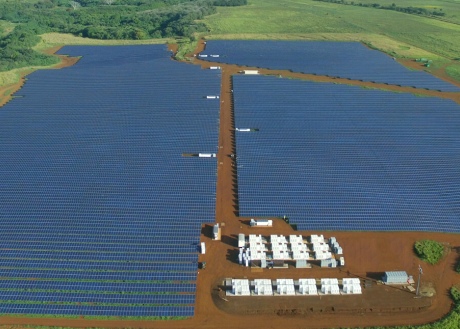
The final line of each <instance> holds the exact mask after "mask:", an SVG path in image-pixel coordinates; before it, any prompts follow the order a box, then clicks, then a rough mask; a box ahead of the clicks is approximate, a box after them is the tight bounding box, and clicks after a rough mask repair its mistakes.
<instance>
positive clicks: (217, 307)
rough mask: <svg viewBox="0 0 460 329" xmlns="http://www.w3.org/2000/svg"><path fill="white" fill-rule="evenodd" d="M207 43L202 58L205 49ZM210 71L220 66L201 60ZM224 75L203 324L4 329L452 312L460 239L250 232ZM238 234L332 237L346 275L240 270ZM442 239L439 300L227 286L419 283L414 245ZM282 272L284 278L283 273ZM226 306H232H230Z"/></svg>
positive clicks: (431, 271)
mask: <svg viewBox="0 0 460 329" xmlns="http://www.w3.org/2000/svg"><path fill="white" fill-rule="evenodd" d="M203 46H204V45H203V43H200V44H199V48H198V49H197V50H196V51H195V53H198V52H199V51H201V50H202V48H203ZM193 64H195V65H201V66H202V67H203V68H205V67H209V66H211V65H215V63H209V62H204V61H200V60H198V59H194V60H193ZM219 66H221V67H222V71H221V73H222V85H221V95H220V101H221V106H220V135H219V152H218V157H217V166H218V167H217V174H218V178H217V191H216V222H218V223H220V224H221V227H222V240H221V241H213V240H212V239H211V235H212V234H211V233H212V225H213V223H209V224H207V225H203V229H202V236H201V241H203V242H205V243H206V255H199V261H206V262H207V268H206V269H205V270H199V272H198V275H197V292H196V304H195V316H194V317H193V318H191V319H187V320H181V321H129V320H119V321H115V320H87V319H42V318H38V319H30V318H25V319H24V318H9V317H0V324H16V325H27V324H33V325H46V326H50V325H53V326H61V327H80V328H81V327H107V328H109V327H110V328H121V327H124V328H126V327H131V328H184V329H185V328H224V329H225V328H264V329H265V328H283V327H285V326H286V325H288V326H289V327H290V328H332V327H343V326H346V327H358V326H360V327H365V326H388V325H403V324H410V325H414V324H422V323H427V322H432V321H435V320H437V319H439V318H441V317H443V316H444V315H445V314H447V313H448V312H449V310H450V309H451V307H452V301H451V300H450V298H449V296H448V289H449V288H450V287H451V286H452V285H453V284H455V283H458V282H459V281H460V278H459V276H458V274H456V273H455V272H454V271H453V267H454V264H455V262H456V259H457V257H458V253H457V252H456V251H454V249H453V248H455V247H457V248H458V247H460V238H459V236H458V235H456V234H443V233H423V232H422V233H420V232H384V233H382V232H305V231H303V232H300V231H298V232H294V231H293V230H292V228H291V227H290V226H289V225H288V224H286V223H285V222H284V221H282V220H278V219H273V220H274V226H273V228H250V227H249V225H248V223H247V222H248V218H241V217H238V207H237V185H236V168H235V166H234V165H233V160H232V158H231V157H230V156H229V155H230V154H231V153H235V139H234V117H233V115H234V113H233V103H232V92H231V89H232V87H231V76H232V75H233V74H236V73H237V72H238V71H240V70H241V69H242V68H241V67H238V66H234V65H225V64H219ZM260 71H261V73H262V74H276V75H282V76H283V77H291V78H299V79H307V80H312V81H318V82H334V83H345V84H349V85H357V86H364V87H370V86H371V87H375V88H381V89H386V90H391V91H396V92H410V93H416V94H419V93H420V94H424V95H427V96H436V97H445V98H449V99H452V100H454V101H456V102H457V103H460V98H459V97H460V95H459V94H460V93H459V94H455V93H440V92H436V91H427V90H419V89H417V90H414V88H407V87H399V86H388V85H384V84H374V83H365V82H361V81H351V80H347V79H334V78H330V77H320V76H313V75H306V74H297V73H292V72H288V71H271V70H260ZM238 233H246V234H249V233H254V234H262V235H269V234H272V233H274V234H285V235H289V234H303V235H310V234H315V233H320V234H321V233H323V234H326V236H327V237H330V236H335V237H336V238H337V240H338V241H339V243H340V244H341V246H343V249H344V252H345V258H346V267H344V268H336V269H321V268H318V267H314V268H312V269H305V270H299V269H295V268H289V269H286V270H267V269H264V270H261V271H255V270H251V269H250V268H246V267H242V266H239V265H238V264H237V263H236V252H237V251H236V250H237V249H236V241H237V240H236V237H237V234H238ZM428 238H429V239H434V240H438V241H440V242H444V243H445V244H446V246H447V247H448V249H449V250H451V251H450V252H449V253H448V254H447V255H446V257H445V258H444V259H443V260H442V261H441V262H440V263H439V264H438V265H436V266H429V265H423V269H424V275H423V278H422V285H423V286H432V287H434V288H435V289H436V295H435V296H434V297H432V298H422V299H414V298H413V294H411V293H409V292H408V291H402V290H397V289H394V288H389V287H387V286H378V285H376V284H374V285H373V287H372V289H369V290H368V291H367V290H366V291H364V295H363V296H337V297H325V298H322V299H320V298H319V297H317V296H316V297H292V298H286V297H281V298H277V297H263V299H260V298H262V297H259V298H256V297H246V298H245V297H242V298H241V297H240V298H238V297H233V298H226V297H225V296H224V295H223V294H222V291H220V290H219V289H220V287H219V285H220V284H221V282H222V279H223V278H225V277H234V278H244V277H246V278H249V279H254V278H276V277H286V278H294V279H297V278H300V277H316V278H321V277H337V278H343V277H347V276H352V277H355V276H358V277H362V278H367V279H369V280H373V279H375V278H376V277H378V276H379V275H380V274H379V273H380V272H383V271H386V270H406V271H407V272H408V273H409V274H412V275H414V276H416V273H417V268H418V264H419V263H420V262H419V260H418V259H417V258H416V257H415V256H414V253H413V251H412V246H413V243H414V242H415V241H416V240H420V239H428ZM279 271H282V272H279ZM223 298H225V299H223Z"/></svg>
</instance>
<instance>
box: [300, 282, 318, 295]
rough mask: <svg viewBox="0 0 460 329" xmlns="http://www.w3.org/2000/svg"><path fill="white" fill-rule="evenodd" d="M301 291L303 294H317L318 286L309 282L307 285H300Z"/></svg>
mask: <svg viewBox="0 0 460 329" xmlns="http://www.w3.org/2000/svg"><path fill="white" fill-rule="evenodd" d="M299 293H300V294H301V295H317V294H318V288H317V287H316V284H315V285H311V284H307V285H300V286H299Z"/></svg>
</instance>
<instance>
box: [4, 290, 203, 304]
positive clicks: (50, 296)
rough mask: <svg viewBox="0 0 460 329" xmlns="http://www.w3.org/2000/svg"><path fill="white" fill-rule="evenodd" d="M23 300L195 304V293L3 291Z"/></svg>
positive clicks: (5, 296)
mask: <svg viewBox="0 0 460 329" xmlns="http://www.w3.org/2000/svg"><path fill="white" fill-rule="evenodd" d="M2 300H3V301H7V300H21V301H35V302H63V301H66V302H82V303H83V302H91V303H123V304H193V303H195V295H194V294H191V295H185V294H183V295H177V294H176V295H175V294H165V295H143V294H140V295H131V294H100V293H99V294H89V293H64V292H48V291H47V292H29V291H2V292H1V296H0V303H1V301H2Z"/></svg>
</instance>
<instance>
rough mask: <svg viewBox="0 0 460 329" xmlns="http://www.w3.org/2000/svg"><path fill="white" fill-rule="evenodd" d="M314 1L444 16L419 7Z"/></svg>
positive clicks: (342, 0) (342, 1) (325, 0)
mask: <svg viewBox="0 0 460 329" xmlns="http://www.w3.org/2000/svg"><path fill="white" fill-rule="evenodd" d="M314 1H322V2H331V3H338V4H341V5H350V6H360V7H371V8H377V9H386V10H395V11H400V12H403V13H406V14H414V15H421V16H445V15H446V14H445V13H444V12H443V11H442V9H441V10H439V11H438V10H430V9H426V8H420V7H412V6H409V7H398V6H396V4H395V3H392V4H391V5H388V6H385V5H381V4H379V3H361V2H360V3H355V2H354V1H350V2H348V1H344V0H314Z"/></svg>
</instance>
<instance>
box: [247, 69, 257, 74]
mask: <svg viewBox="0 0 460 329" xmlns="http://www.w3.org/2000/svg"><path fill="white" fill-rule="evenodd" d="M243 73H244V74H259V71H258V70H244V71H243Z"/></svg>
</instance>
